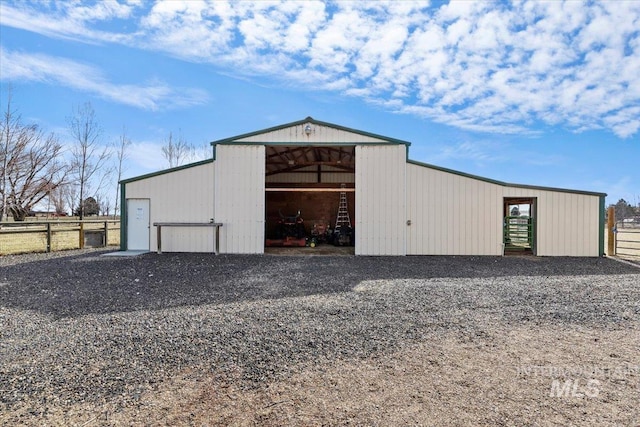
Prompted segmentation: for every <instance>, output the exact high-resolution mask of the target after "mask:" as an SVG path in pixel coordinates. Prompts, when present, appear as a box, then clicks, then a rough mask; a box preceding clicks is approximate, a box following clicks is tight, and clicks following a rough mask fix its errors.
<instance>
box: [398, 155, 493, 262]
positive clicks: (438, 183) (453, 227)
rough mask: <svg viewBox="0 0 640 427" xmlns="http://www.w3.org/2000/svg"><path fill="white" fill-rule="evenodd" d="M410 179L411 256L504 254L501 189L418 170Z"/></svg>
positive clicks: (410, 166) (409, 166) (410, 169)
mask: <svg viewBox="0 0 640 427" xmlns="http://www.w3.org/2000/svg"><path fill="white" fill-rule="evenodd" d="M407 176H408V179H407V203H408V206H409V212H408V217H409V219H410V220H411V226H409V227H408V236H407V241H408V247H407V253H408V254H412V255H472V254H475V255H500V254H501V253H502V228H501V224H502V223H501V213H500V206H501V202H500V201H499V196H498V194H497V187H498V186H496V185H494V184H491V183H486V182H482V181H479V180H475V179H472V178H468V177H463V176H459V175H455V174H451V173H446V172H443V171H439V170H435V169H430V168H426V167H422V166H419V165H414V164H407Z"/></svg>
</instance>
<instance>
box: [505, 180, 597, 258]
mask: <svg viewBox="0 0 640 427" xmlns="http://www.w3.org/2000/svg"><path fill="white" fill-rule="evenodd" d="M503 197H536V198H537V200H536V210H537V212H536V224H537V227H536V232H537V236H536V237H537V239H536V248H537V250H536V254H537V255H539V256H594V257H595V256H598V255H599V221H600V199H599V197H598V196H594V195H588V194H576V193H568V192H561V191H551V190H541V189H526V188H518V187H504V191H503Z"/></svg>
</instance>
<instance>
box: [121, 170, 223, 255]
mask: <svg viewBox="0 0 640 427" xmlns="http://www.w3.org/2000/svg"><path fill="white" fill-rule="evenodd" d="M214 168H215V166H214V163H206V164H204V165H198V166H194V167H191V168H187V169H182V170H178V171H175V172H170V173H165V174H161V175H156V176H152V177H149V178H146V179H141V180H139V181H133V182H130V183H127V184H126V190H125V197H126V198H127V199H135V198H141V199H147V198H148V199H150V209H149V211H150V225H151V229H150V238H151V239H150V249H151V250H156V249H157V248H158V243H157V235H156V228H155V227H154V226H153V223H154V222H209V220H210V219H211V218H213V196H214V194H213V192H214V186H213V177H214ZM162 250H163V251H166V252H212V251H213V231H212V229H211V228H209V227H207V228H203V227H199V228H163V230H162Z"/></svg>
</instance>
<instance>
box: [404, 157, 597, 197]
mask: <svg viewBox="0 0 640 427" xmlns="http://www.w3.org/2000/svg"><path fill="white" fill-rule="evenodd" d="M407 163H411V164H414V165H416V166H422V167H425V168H429V169H434V170H438V171H441V172H447V173H452V174H454V175H458V176H462V177H465V178H471V179H477V180H479V181H484V182H488V183H490V184H496V185H500V186H503V187H515V188H527V189H530V190H543V191H557V192H561V193H572V194H584V195H587V196H597V197H605V196H606V195H607V194H606V193H597V192H594V191H582V190H571V189H567V188H555V187H542V186H538V185H527V184H512V183H509V182H504V181H498V180H495V179H490V178H485V177H482V176H478V175H472V174H469V173H464V172H459V171H456V170H453V169H447V168H443V167H440V166H435V165H431V164H429V163H423V162H418V161H416V160H407Z"/></svg>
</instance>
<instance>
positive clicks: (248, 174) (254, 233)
mask: <svg viewBox="0 0 640 427" xmlns="http://www.w3.org/2000/svg"><path fill="white" fill-rule="evenodd" d="M215 182H216V197H215V219H216V222H221V223H222V224H223V226H222V227H221V228H220V252H221V253H264V226H265V225H264V221H265V218H264V215H265V194H264V189H265V147H264V146H263V145H237V146H234V145H219V146H218V147H217V149H216V178H215Z"/></svg>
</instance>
